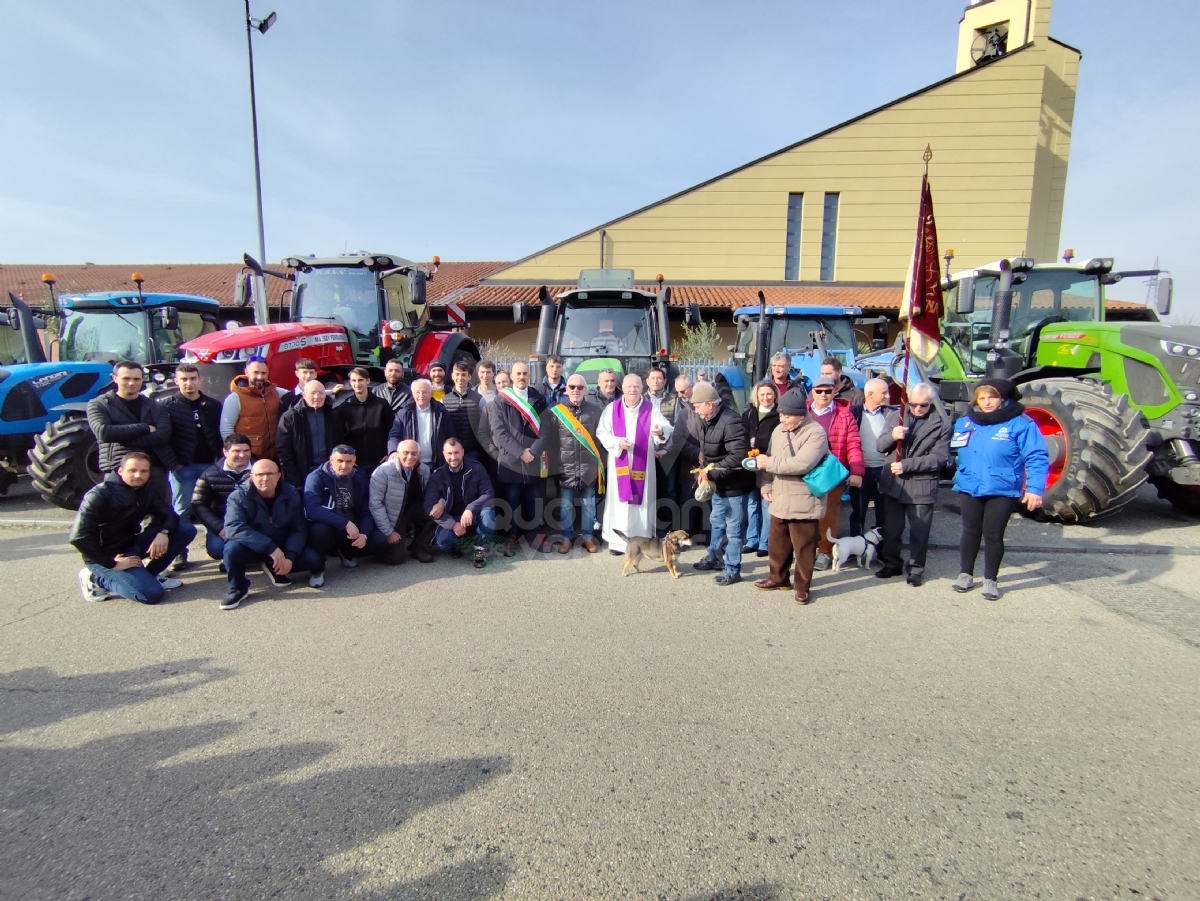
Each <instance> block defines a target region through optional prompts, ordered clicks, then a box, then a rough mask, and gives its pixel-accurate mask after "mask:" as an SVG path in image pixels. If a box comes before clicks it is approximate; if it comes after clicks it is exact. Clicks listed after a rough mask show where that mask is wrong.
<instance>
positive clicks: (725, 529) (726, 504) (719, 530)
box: [707, 494, 746, 573]
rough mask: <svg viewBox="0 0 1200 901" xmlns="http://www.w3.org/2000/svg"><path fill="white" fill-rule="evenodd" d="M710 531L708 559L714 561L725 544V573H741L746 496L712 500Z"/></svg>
mask: <svg viewBox="0 0 1200 901" xmlns="http://www.w3.org/2000/svg"><path fill="white" fill-rule="evenodd" d="M710 523H711V529H710V530H709V536H708V555H707V556H708V559H709V560H716V559H717V554H719V553H720V552H721V541H722V540H725V539H728V540H727V541H726V544H725V572H728V573H740V572H741V571H742V544H743V542H744V541H745V540H746V495H744V494H743V495H740V496H738V497H721V496H720V495H717V494H714V495H713V498H712V517H711V519H710Z"/></svg>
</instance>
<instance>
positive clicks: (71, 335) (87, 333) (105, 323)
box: [58, 309, 154, 365]
mask: <svg viewBox="0 0 1200 901" xmlns="http://www.w3.org/2000/svg"><path fill="white" fill-rule="evenodd" d="M58 359H60V360H64V361H69V362H72V363H78V362H88V361H95V362H106V363H115V362H116V361H117V360H135V361H137V362H138V363H142V364H143V365H145V364H148V363H152V362H154V361H152V360H148V359H146V315H145V313H143V312H142V311H141V310H138V309H133V310H129V311H128V312H117V311H116V310H67V311H66V313H65V315H64V319H63V323H62V337H61V338H60V339H59V346H58Z"/></svg>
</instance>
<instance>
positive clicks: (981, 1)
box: [954, 0, 1051, 72]
mask: <svg viewBox="0 0 1200 901" xmlns="http://www.w3.org/2000/svg"><path fill="white" fill-rule="evenodd" d="M1050 5H1051V0H975V2H973V3H972V4H971V5H970V6H968V7H967V8H966V9H965V10H964V11H963V17H962V20H961V21H960V22H959V24H958V58H957V61H956V64H955V67H954V71H955V72H962V71H964V70H966V69H970V68H972V67H974V66H980V65H984V64H986V63H988V62H990V61H992V60H993V59H997V58H998V57H1001V56H1003V55H1004V54H1005V53H1008V52H1009V51H1012V50H1016V49H1017V48H1018V47H1022V46H1024V45H1025V44H1028V43H1031V42H1033V41H1038V40H1045V38H1047V37H1048V36H1049V34H1050Z"/></svg>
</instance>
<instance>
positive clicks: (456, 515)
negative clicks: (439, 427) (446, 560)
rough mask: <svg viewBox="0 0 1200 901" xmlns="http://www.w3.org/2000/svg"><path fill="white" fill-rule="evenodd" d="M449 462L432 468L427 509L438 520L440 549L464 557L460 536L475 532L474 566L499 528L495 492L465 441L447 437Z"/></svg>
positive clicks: (436, 535) (480, 562) (445, 453)
mask: <svg viewBox="0 0 1200 901" xmlns="http://www.w3.org/2000/svg"><path fill="white" fill-rule="evenodd" d="M442 456H443V457H444V458H445V460H446V465H445V466H441V467H439V468H437V469H435V470H434V471H433V474H432V475H431V476H430V477H429V485H428V486H427V487H426V488H425V510H426V512H428V514H429V518H430V519H431V520H433V521H434V522H435V523H437V531H436V532H435V533H434V541H435V542H436V543H437V546H438V550H440V551H449V552H450V554H451V556H453V557H461V556H462V550H461V549H460V547H459V540H460V539H462V538H466V537H467V536H468V535H474V536H475V557H474V561H475V568H476V569H481V568H482V567H483V564H484V551H483V543H484V541H485V540H486V539H487V538H489V537H490V536H492V535H494V534H495V532H496V511H495V510H494V509H493V508H492V499H493V498H494V497H495V492H494V491H493V490H492V483H491V481H490V480H489V479H488V476H487V473H486V472H484V470H483V466H482V465H481V464H479V463H477V462H475V461H474V460H469V459H466V452H465V451H464V450H463V446H462V442H461V441H459V440H458V439H457V438H447V439H446V442H445V444H443V445H442Z"/></svg>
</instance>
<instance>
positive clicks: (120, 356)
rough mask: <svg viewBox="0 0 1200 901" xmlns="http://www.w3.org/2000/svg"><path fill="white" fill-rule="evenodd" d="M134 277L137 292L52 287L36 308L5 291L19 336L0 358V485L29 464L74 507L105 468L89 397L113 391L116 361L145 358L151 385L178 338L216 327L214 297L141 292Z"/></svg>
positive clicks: (39, 480) (41, 486)
mask: <svg viewBox="0 0 1200 901" xmlns="http://www.w3.org/2000/svg"><path fill="white" fill-rule="evenodd" d="M135 281H137V283H138V291H137V293H131V292H128V291H125V292H122V291H109V292H105V293H100V294H64V295H60V296H59V297H57V298H56V297H54V296H53V295H52V296H51V309H50V310H49V311H42V312H41V313H40V314H35V313H34V311H33V310H31V309H30V308H29V307H28V306H27V305H26V304H25V303H24V302H22V301H21V300H20V299H18V298H16V297H14V296H13V295H11V294H10V295H9V300H10V302H11V304H12V305H11V306H10V307H9V308H7V310H6V313H7V319H8V323H7V324H8V325H9V326H10V327H11V328H12V329H13V330H15V331H16V332H17V333H18V334H19V336H20V339H21V340H20V347H19V351H18V352H15V353H11V354H9V356H11V357H12V362H11V363H9V362H8V360H5V361H4V363H5V365H2V366H0V462H2V468H0V493H3V492H5V491H7V490H8V488H9V487H10V486H11V485H12V484H13V482H14V481H15V480H16V477H17V475H18V474H19V473H20V472H22V471H28V473H29V475H30V477H31V479H32V480H33V485H34V487H35V488H36V489H37V490H38V492H39V493H40V494H41V495H42V496H43V497H44V498H46V500H48V501H50V502H52V503H54V504H57V505H58V506H60V507H64V508H66V509H69V510H73V509H76V508H77V507H78V506H79V501H80V500H81V499H82V498H83V495H84V493H85V492H86V491H87V490H88V489H89V488H91V487H92V486H93V485H95V484H96V483H97V482H99V480H100V479H101V477H102V474H101V473H100V471H99V466H98V448H97V444H96V439H95V436H94V435H93V434H92V431H91V429H90V428H88V424H87V404H88V401H90V400H91V399H92V398H93V397H96V396H97V395H98V394H100V393H101V392H103V391H108V390H111V388H112V384H113V383H112V379H111V375H112V364H113V363H115V362H117V361H118V360H126V359H128V360H136V361H137V362H139V363H141V364H142V365H144V366H146V367H147V369H148V370H150V371H151V373H152V379H151V380H150V381H149V382H148V386H149V387H148V390H149V391H153V390H154V389H155V387H156V386H157V385H160V384H165V383H166V381H167V377H166V374H165V370H170V369H171V368H173V366H174V364H175V363H178V362H179V360H180V359H181V352H180V350H179V345H180V344H182V343H183V342H185V341H189V340H191V339H192V338H196V337H199V336H200V335H202V334H205V333H207V332H211V331H216V330H217V329H218V328H219V327H220V325H219V323H218V314H219V312H220V304H218V303H217V301H215V300H213V299H212V298H211V297H200V296H196V295H190V294H150V293H147V294H143V293H142V292H141V282H140V280H138V279H135ZM11 345H12V342H10V346H11Z"/></svg>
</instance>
